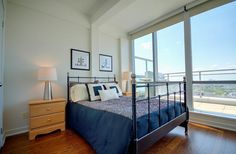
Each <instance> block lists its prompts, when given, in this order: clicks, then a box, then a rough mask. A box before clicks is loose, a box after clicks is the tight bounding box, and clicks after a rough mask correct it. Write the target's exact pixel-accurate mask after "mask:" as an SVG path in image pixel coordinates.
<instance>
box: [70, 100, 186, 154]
mask: <svg viewBox="0 0 236 154" xmlns="http://www.w3.org/2000/svg"><path fill="white" fill-rule="evenodd" d="M164 102H166V101H164ZM180 107H181V105H180V103H175V104H174V103H173V102H170V104H169V107H168V108H167V104H166V103H162V105H161V119H160V122H159V118H158V116H159V113H158V101H157V100H152V101H151V127H150V128H151V130H153V129H156V128H157V127H159V124H161V125H162V124H164V123H166V122H167V121H168V120H170V119H173V118H175V117H176V116H178V115H180V114H181V110H182V111H184V108H183V106H182V109H181V108H180ZM167 109H169V110H167ZM147 111H148V110H147V103H146V102H139V103H137V117H138V120H137V135H138V137H139V138H140V137H142V136H143V135H145V134H147V133H148V120H147V119H148V118H147V117H148V116H147ZM168 112H169V116H168ZM131 117H132V102H131V99H130V98H128V97H121V98H120V99H116V100H110V101H104V102H80V103H68V104H67V124H68V126H69V127H70V128H72V129H74V130H75V131H76V132H78V133H79V134H80V135H81V136H83V137H84V138H85V139H86V141H87V142H88V143H89V144H90V145H91V146H92V147H93V148H94V150H95V151H96V153H98V154H124V153H127V152H128V147H129V144H130V141H131V135H132V120H131Z"/></svg>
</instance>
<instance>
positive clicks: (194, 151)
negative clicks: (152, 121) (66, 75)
mask: <svg viewBox="0 0 236 154" xmlns="http://www.w3.org/2000/svg"><path fill="white" fill-rule="evenodd" d="M189 126H190V128H189V135H188V136H185V135H184V129H183V128H181V127H177V128H176V129H174V130H173V131H172V132H170V133H169V134H168V135H167V136H165V137H164V138H162V139H161V140H160V141H158V142H157V143H156V144H155V145H154V146H152V147H151V148H150V149H148V150H147V151H146V154H236V132H231V131H225V130H221V129H216V128H211V127H206V126H202V125H198V124H190V125H189ZM2 153H3V154H8V153H11V154H27V153H30V154H31V153H32V154H50V153H52V154H93V153H95V152H94V151H93V150H92V148H91V147H90V146H89V145H88V144H87V143H86V141H85V140H84V139H82V138H81V137H80V136H79V135H78V134H76V133H74V132H73V131H71V130H66V131H65V132H62V133H61V132H54V133H51V134H49V135H44V136H40V137H38V138H37V139H36V140H35V141H29V140H28V135H27V134H21V135H16V136H13V137H9V138H7V139H6V143H5V145H4V147H3V149H2Z"/></svg>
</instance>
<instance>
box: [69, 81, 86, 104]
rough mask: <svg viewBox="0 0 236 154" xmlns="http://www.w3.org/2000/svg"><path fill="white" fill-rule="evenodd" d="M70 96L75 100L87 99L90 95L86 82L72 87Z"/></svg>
mask: <svg viewBox="0 0 236 154" xmlns="http://www.w3.org/2000/svg"><path fill="white" fill-rule="evenodd" d="M70 98H71V100H72V101H73V102H78V101H87V100H89V95H88V91H87V87H86V85H85V84H76V85H74V86H72V87H71V88H70Z"/></svg>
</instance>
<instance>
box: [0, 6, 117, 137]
mask: <svg viewBox="0 0 236 154" xmlns="http://www.w3.org/2000/svg"><path fill="white" fill-rule="evenodd" d="M36 6H37V7H35V8H34V5H33V4H31V5H29V6H23V5H19V4H16V3H12V2H9V3H8V7H7V18H6V20H7V21H6V22H7V23H6V24H7V25H6V55H5V84H6V86H5V89H4V90H5V104H4V128H5V130H6V134H7V135H11V134H15V133H20V132H23V131H26V130H27V129H28V119H24V118H23V113H28V101H29V100H31V99H40V98H42V96H43V83H42V82H39V81H38V80H37V70H38V68H39V66H55V67H56V68H57V74H58V80H57V81H56V82H55V83H54V84H53V94H54V97H66V72H68V71H69V72H70V73H72V74H76V75H78V74H79V75H80V76H90V75H91V72H92V71H75V70H70V48H78V49H81V50H87V51H90V49H91V33H90V28H87V27H86V26H85V22H86V21H84V19H83V20H82V23H83V24H80V22H72V20H73V19H71V17H70V19H68V20H67V19H66V17H63V18H61V17H58V16H56V15H54V14H50V12H46V11H45V10H48V9H41V8H39V6H40V5H36ZM49 6H51V5H49ZM44 7H45V5H43V7H42V8H44ZM66 14H67V16H69V14H70V12H69V10H68V9H67V13H66ZM71 14H73V17H74V21H76V20H78V19H81V16H82V15H80V14H78V18H76V15H75V12H74V11H73V10H72V12H71ZM98 34H99V37H98V40H97V42H98V43H97V44H98V50H95V51H93V52H92V56H94V55H95V56H96V55H98V54H99V53H104V54H110V55H112V56H113V60H114V63H113V64H114V71H113V72H112V73H101V72H99V71H98V70H99V67H98V61H99V60H98V56H96V57H92V58H93V59H92V60H93V61H94V62H95V63H92V64H94V65H92V68H93V69H92V70H93V74H92V75H96V76H99V75H102V76H103V75H108V74H109V75H111V74H112V75H113V74H114V73H115V74H116V75H117V77H119V76H120V68H119V67H120V66H119V41H118V39H117V38H113V37H111V36H109V35H107V34H104V33H101V32H98Z"/></svg>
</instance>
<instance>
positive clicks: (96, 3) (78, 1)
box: [56, 0, 107, 17]
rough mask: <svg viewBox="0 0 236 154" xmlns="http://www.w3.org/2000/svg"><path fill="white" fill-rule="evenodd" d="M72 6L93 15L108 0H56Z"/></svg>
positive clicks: (87, 14)
mask: <svg viewBox="0 0 236 154" xmlns="http://www.w3.org/2000/svg"><path fill="white" fill-rule="evenodd" d="M56 1H58V2H60V3H63V4H65V5H68V6H71V7H73V8H75V9H77V10H79V11H80V12H81V13H83V14H85V15H86V16H89V17H90V16H92V15H93V14H94V13H95V12H96V11H97V10H98V9H99V8H100V7H101V6H102V5H103V4H104V3H105V2H106V1H107V0H56Z"/></svg>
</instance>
